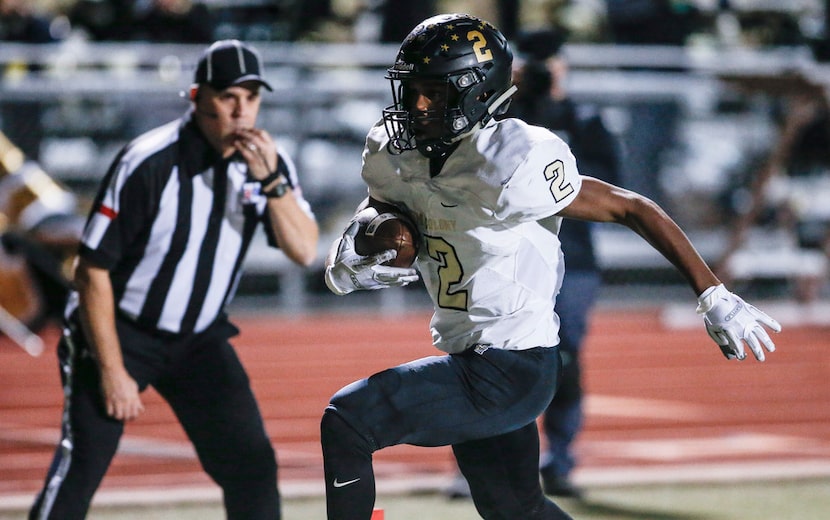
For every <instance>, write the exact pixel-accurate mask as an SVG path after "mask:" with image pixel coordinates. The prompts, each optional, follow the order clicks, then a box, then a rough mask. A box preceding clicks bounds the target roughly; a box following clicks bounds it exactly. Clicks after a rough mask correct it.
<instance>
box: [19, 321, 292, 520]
mask: <svg viewBox="0 0 830 520" xmlns="http://www.w3.org/2000/svg"><path fill="white" fill-rule="evenodd" d="M117 328H118V335H119V338H120V340H121V348H122V352H123V355H124V364H125V366H126V368H127V371H128V372H129V373H130V375H131V376H132V377H133V378H134V379H135V380H136V382H137V383H138V385H139V389H140V390H141V391H143V390H145V389H146V388H147V386H148V385H152V386H153V387H154V388H155V389H156V390H157V391H158V393H159V394H160V395H161V396H162V397H163V398H164V399H165V400H166V401H167V402H168V403H169V404H170V406H171V408H172V409H173V411H174V413H175V414H176V417H177V418H178V420H179V422H180V423H181V425H182V427H183V428H184V430H185V432H186V433H187V435H188V437H189V438H190V440H191V441H192V442H193V445H194V447H195V448H196V453H197V455H198V457H199V461H200V462H201V464H202V467H203V468H204V469H205V471H206V472H207V473H208V474H209V475H210V476H211V478H213V480H214V481H215V482H216V483H217V484H219V486H220V487H221V488H222V491H223V497H224V505H225V510H226V512H227V518H229V519H257V520H259V519H279V518H280V498H279V493H278V491H277V462H276V455H275V453H274V449H273V447H272V445H271V442H270V439H269V438H268V436H267V434H266V432H265V427H264V424H263V421H262V416H261V415H260V412H259V407H258V406H257V403H256V400H255V397H254V395H253V393H252V391H251V388H250V384H249V379H248V376H247V374H246V373H245V370H244V368H243V367H242V364H241V363H240V361H239V358H238V357H237V356H236V353H235V352H234V350H233V347H232V346H231V345H230V343H229V342H228V339H229V338H230V337H232V336H234V335H235V334H237V333H238V330H237V329H236V327H234V326H233V325H231V324H230V323H228V322H227V321H226V320H224V319H222V320H219V322H217V323H216V324H214V325H212V326H211V327H210V328H208V329H207V330H206V331H204V332H202V333H199V334H195V335H190V336H187V337H183V338H182V337H177V338H172V337H160V336H158V335H154V334H149V333H147V332H146V331H143V330H141V329H139V328H138V327H136V326H135V325H134V324H132V323H130V322H129V321H127V320H125V319H121V318H119V319H118V320H117ZM68 330H69V329H67V332H66V333H65V335H64V338H63V339H62V341H61V343H60V345H59V347H58V357H59V361H60V369H61V380H62V382H63V385H64V395H65V404H64V412H63V418H62V425H61V441H60V443H59V444H58V446H57V448H56V450H55V456H54V459H53V461H52V465H51V467H50V468H49V472H48V474H47V477H46V481H45V484H44V488H43V490H42V491H41V492H40V493H39V494H38V496H37V499H36V501H35V504H34V505H33V506H32V509H31V511H30V514H29V518H30V519H35V518H37V519H47V518H50V519H60V520H72V519H82V518H84V517H85V516H86V514H87V511H88V509H89V506H90V502H91V501H92V497H93V495H94V494H95V491H96V489H97V488H98V486H99V484H100V482H101V479H102V478H103V477H104V474H105V473H106V471H107V468H108V467H109V465H110V462H111V461H112V458H113V456H114V455H115V452H116V449H117V448H118V443H119V440H120V439H121V435H122V433H123V431H124V423H123V422H122V421H117V420H115V419H112V418H110V417H108V416H107V415H106V411H105V409H104V405H103V401H102V398H101V391H100V373H99V371H98V368H97V365H96V363H95V361H94V360H93V359H92V358H91V357H90V356H89V354H88V349H87V346H86V344H85V343H84V339H83V335H82V334H80V333H78V332H75V333H69V332H68ZM75 330H76V331H77V330H79V329H77V327H76V328H75ZM160 485H164V483H160Z"/></svg>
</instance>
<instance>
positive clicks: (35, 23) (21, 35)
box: [0, 0, 59, 43]
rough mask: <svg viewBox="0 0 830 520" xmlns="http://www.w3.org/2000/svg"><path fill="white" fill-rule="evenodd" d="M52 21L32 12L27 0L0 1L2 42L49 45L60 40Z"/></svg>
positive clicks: (0, 36) (0, 38) (0, 37)
mask: <svg viewBox="0 0 830 520" xmlns="http://www.w3.org/2000/svg"><path fill="white" fill-rule="evenodd" d="M51 29H52V20H51V19H50V18H49V17H47V16H44V15H40V14H37V13H35V12H34V11H33V10H32V7H31V2H27V0H0V40H3V41H10V42H22V43H49V42H54V41H56V40H58V37H59V35H58V34H53V32H52V30H51Z"/></svg>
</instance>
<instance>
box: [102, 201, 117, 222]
mask: <svg viewBox="0 0 830 520" xmlns="http://www.w3.org/2000/svg"><path fill="white" fill-rule="evenodd" d="M98 213H100V214H101V215H104V216H105V217H107V218H108V219H110V220H112V219H114V218H115V217H117V216H118V212H116V211H115V210H114V209H112V208H110V207H109V206H104V205H103V204H102V205H101V206H100V207H99V208H98Z"/></svg>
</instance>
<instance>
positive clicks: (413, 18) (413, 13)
mask: <svg viewBox="0 0 830 520" xmlns="http://www.w3.org/2000/svg"><path fill="white" fill-rule="evenodd" d="M380 12H381V28H380V41H381V42H387V43H400V42H401V41H402V40H403V39H404V38H406V36H407V35H408V34H409V31H411V30H412V29H413V28H414V27H415V26H416V25H418V24H419V23H421V22H422V21H424V20H425V19H427V18H429V17H430V16H432V15H434V14H437V12H436V2H435V0H422V1H419V2H409V1H402V0H384V1H383V2H382V4H381V6H380Z"/></svg>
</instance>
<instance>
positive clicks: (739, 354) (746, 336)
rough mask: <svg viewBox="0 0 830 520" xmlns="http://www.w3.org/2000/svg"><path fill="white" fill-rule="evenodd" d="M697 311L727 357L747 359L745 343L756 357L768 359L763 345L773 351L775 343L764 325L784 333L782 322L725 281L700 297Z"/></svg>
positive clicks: (710, 288)
mask: <svg viewBox="0 0 830 520" xmlns="http://www.w3.org/2000/svg"><path fill="white" fill-rule="evenodd" d="M697 301H698V306H697V313H698V314H702V315H703V322H704V323H705V324H706V332H708V333H709V336H711V337H712V339H713V340H715V343H717V344H718V345H719V346H720V349H721V351H722V352H723V354H724V355H725V356H726V358H727V359H741V360H742V359H744V358H746V353H745V352H744V342H746V344H747V345H749V348H750V349H751V350H752V353H753V354H755V359H757V360H758V361H763V360H764V351H763V350H762V349H761V344H762V343H763V345H764V347H765V348H766V349H767V350H768V351H770V352H772V351H774V350H775V344H774V343H773V342H772V340H771V339H770V337H769V334H767V332H766V331H765V330H764V327H762V326H761V325H762V324H763V325H766V326H767V327H769V328H770V329H772V330H774V331H775V332H781V325H780V324H779V323H778V322H777V321H775V320H774V319H772V318H770V317H769V316H767V315H766V314H765V313H763V312H761V311H760V310H758V309H757V308H755V307H753V306H752V305H750V304H748V303H746V302H745V301H743V300H742V299H741V297H740V296H738V295H737V294H733V293H731V292H729V291H728V290H727V289H726V287H724V286H723V284H720V285H716V286H712V287H709V288H708V289H706V290H705V291H703V294H701V295H700V296H699V297H698V299H697Z"/></svg>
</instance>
